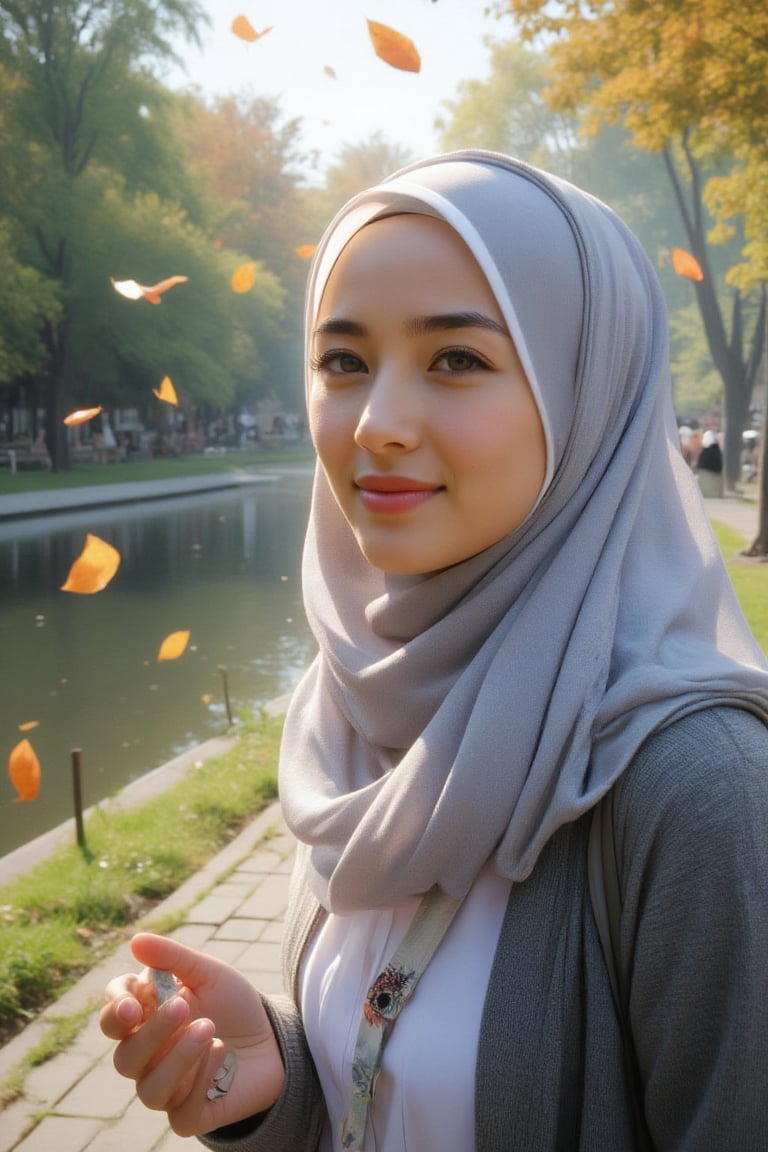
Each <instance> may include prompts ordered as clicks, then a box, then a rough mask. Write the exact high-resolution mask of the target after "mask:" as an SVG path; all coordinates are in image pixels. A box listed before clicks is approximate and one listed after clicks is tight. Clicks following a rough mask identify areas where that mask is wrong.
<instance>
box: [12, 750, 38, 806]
mask: <svg viewBox="0 0 768 1152" xmlns="http://www.w3.org/2000/svg"><path fill="white" fill-rule="evenodd" d="M8 775H9V776H10V778H11V784H13V786H14V788H15V789H16V791H17V792H18V796H17V797H16V803H18V802H19V801H20V800H34V799H35V797H36V796H37V794H38V792H39V791H40V761H39V760H38V758H37V755H36V754H35V750H34V748H33V747H32V745H31V744H30V742H29V740H20V741H19V743H18V744H17V745H16V747H15V748H14V749H13V751H12V752H11V755H10V757H9V758H8Z"/></svg>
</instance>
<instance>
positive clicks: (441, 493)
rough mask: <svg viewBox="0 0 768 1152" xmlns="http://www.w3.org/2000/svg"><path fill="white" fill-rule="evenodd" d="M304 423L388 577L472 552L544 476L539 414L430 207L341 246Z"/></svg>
mask: <svg viewBox="0 0 768 1152" xmlns="http://www.w3.org/2000/svg"><path fill="white" fill-rule="evenodd" d="M309 422H310V429H311V432H312V438H313V440H314V443H315V446H316V448H317V452H318V455H319V458H320V461H321V464H322V467H323V469H324V471H325V474H326V476H327V478H328V483H329V484H330V487H331V490H332V491H333V494H334V496H335V498H336V501H337V502H338V504H339V507H340V508H341V511H342V512H343V514H344V516H345V517H346V519H347V521H348V522H349V524H350V527H351V528H352V531H353V532H354V534H355V537H356V539H357V542H358V544H359V546H360V549H361V550H362V552H363V554H364V555H365V556H366V558H367V559H368V561H369V562H370V563H371V564H373V565H374V566H375V567H376V568H380V569H381V570H382V571H384V572H393V573H401V574H410V575H414V574H417V573H426V572H432V571H435V570H437V569H439V568H445V567H447V566H449V565H451V564H456V563H458V562H459V561H461V560H465V559H467V558H468V557H469V556H473V555H475V554H476V553H478V552H481V551H482V550H483V549H485V548H488V547H489V546H490V545H491V544H495V543H496V542H497V541H498V540H500V539H501V538H502V537H504V536H506V535H507V534H508V533H510V532H512V531H513V530H514V529H515V528H517V527H518V525H519V524H521V523H522V521H523V520H524V519H525V517H526V516H527V515H528V513H529V511H530V510H531V508H532V507H533V505H534V503H535V502H536V499H537V497H538V495H539V491H540V489H541V485H542V483H543V479H544V474H545V467H546V447H545V440H544V432H543V428H542V423H541V418H540V416H539V412H538V409H537V407H536V403H535V401H534V398H533V393H532V392H531V388H530V386H529V384H528V381H527V379H526V376H525V373H524V372H523V369H522V366H521V364H520V360H519V358H518V355H517V351H516V349H515V346H514V344H513V342H512V339H511V337H510V335H509V333H508V331H507V328H506V325H505V323H504V319H503V317H502V314H501V311H500V309H499V305H498V303H497V302H496V298H495V296H494V295H493V292H492V291H491V288H490V286H489V284H488V282H487V281H486V279H485V276H484V275H483V273H482V271H481V270H480V267H479V265H478V264H477V262H476V261H475V259H474V257H473V256H472V254H471V253H470V251H469V249H468V248H467V247H466V245H465V244H464V241H463V240H462V239H461V238H460V236H459V235H458V234H457V233H456V232H454V231H453V229H452V228H450V227H449V226H448V225H447V224H445V223H444V222H442V221H440V220H435V219H434V218H432V217H429V216H418V215H402V216H392V217H388V218H386V219H384V220H378V221H375V222H373V223H371V224H368V225H366V226H365V227H364V228H362V229H361V230H360V231H359V232H358V233H356V235H355V236H354V237H353V238H352V239H351V240H350V242H349V244H348V245H347V246H346V248H345V249H344V250H343V252H342V253H341V255H340V257H339V259H338V260H337V262H336V264H335V266H334V268H333V270H332V272H331V275H330V276H329V278H328V281H327V283H326V286H325V290H324V292H323V296H322V299H321V302H320V307H319V311H318V316H317V323H316V326H315V330H314V333H313V335H312V377H311V387H310V395H309Z"/></svg>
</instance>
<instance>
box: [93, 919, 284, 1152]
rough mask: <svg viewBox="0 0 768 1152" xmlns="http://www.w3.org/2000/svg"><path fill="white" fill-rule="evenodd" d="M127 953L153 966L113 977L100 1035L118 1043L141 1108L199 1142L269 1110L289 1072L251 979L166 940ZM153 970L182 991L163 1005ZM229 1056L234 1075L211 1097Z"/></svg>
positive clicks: (119, 1065)
mask: <svg viewBox="0 0 768 1152" xmlns="http://www.w3.org/2000/svg"><path fill="white" fill-rule="evenodd" d="M131 951H132V952H133V954H134V956H135V957H136V959H137V960H138V961H139V963H141V964H145V965H146V966H147V968H146V969H145V970H144V972H142V973H141V974H140V975H138V976H137V975H126V976H119V977H117V978H116V979H115V980H112V981H110V983H109V984H108V985H107V990H106V996H107V1005H106V1007H105V1008H104V1009H103V1010H102V1013H101V1029H102V1032H104V1034H105V1035H106V1036H109V1037H110V1038H111V1039H112V1040H117V1041H119V1043H118V1045H117V1048H116V1049H115V1056H114V1063H115V1068H116V1069H117V1071H118V1072H119V1073H120V1074H121V1075H122V1076H127V1077H128V1078H129V1079H131V1080H135V1081H136V1093H137V1095H138V1097H139V1099H140V1100H141V1101H142V1103H143V1104H145V1105H146V1106H147V1108H152V1109H155V1110H157V1111H160V1112H167V1113H168V1121H169V1123H170V1125H171V1127H172V1128H173V1130H174V1132H177V1133H178V1134H179V1135H180V1136H200V1135H202V1134H203V1133H205V1132H210V1131H212V1130H213V1129H214V1128H220V1127H222V1126H223V1125H226V1124H232V1123H234V1122H235V1121H237V1120H244V1119H246V1118H247V1117H249V1116H254V1115H256V1114H258V1113H259V1112H265V1111H266V1110H267V1109H268V1108H270V1107H271V1106H272V1105H273V1104H274V1103H275V1101H276V1100H277V1098H278V1096H279V1095H280V1092H281V1091H282V1087H283V1080H284V1075H285V1073H284V1069H283V1062H282V1059H281V1056H280V1050H279V1048H278V1045H277V1041H276V1040H275V1036H274V1032H273V1031H272V1027H271V1025H270V1023H269V1019H268V1017H267V1014H266V1012H265V1011H264V1006H263V1004H262V1002H261V997H260V996H259V994H258V992H257V991H256V989H255V988H254V987H253V985H252V984H251V982H250V981H249V980H248V979H247V978H246V977H245V976H242V975H241V974H240V973H239V972H237V971H236V970H235V969H234V968H232V967H230V965H228V964H225V963H224V962H223V961H221V960H217V959H215V958H213V957H212V956H206V955H205V954H204V953H202V952H196V951H195V950H194V949H192V948H187V947H186V946H185V945H184V944H179V943H177V942H176V941H175V940H169V939H166V938H165V937H163V936H154V935H151V934H150V933H147V932H143V933H140V934H139V935H137V936H134V938H133V940H132V941H131ZM150 968H160V969H164V970H169V971H171V972H173V974H174V975H175V976H176V977H177V979H178V980H179V982H180V984H179V991H178V995H176V996H173V997H172V998H171V999H170V1000H168V1001H166V1003H164V1004H161V1005H160V1006H159V1007H158V1004H157V997H156V992H155V988H154V984H153V981H152V977H151V974H150V972H149V969H150ZM228 1053H232V1054H233V1055H234V1057H235V1068H236V1071H235V1076H234V1079H233V1080H232V1083H231V1086H230V1087H229V1089H228V1090H227V1091H226V1093H225V1094H222V1095H218V1096H214V1099H209V1096H208V1092H209V1090H210V1089H213V1088H215V1086H216V1081H215V1080H214V1076H217V1075H218V1074H219V1072H220V1070H221V1068H222V1066H223V1064H224V1061H225V1058H226V1057H227V1054H228ZM230 1063H232V1060H231V1057H230V1058H228V1059H227V1064H230Z"/></svg>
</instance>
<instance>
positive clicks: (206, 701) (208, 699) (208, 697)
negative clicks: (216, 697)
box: [200, 692, 213, 704]
mask: <svg viewBox="0 0 768 1152" xmlns="http://www.w3.org/2000/svg"><path fill="white" fill-rule="evenodd" d="M200 703H201V704H212V703H213V696H211V694H210V692H206V693H205V695H204V696H201V697H200Z"/></svg>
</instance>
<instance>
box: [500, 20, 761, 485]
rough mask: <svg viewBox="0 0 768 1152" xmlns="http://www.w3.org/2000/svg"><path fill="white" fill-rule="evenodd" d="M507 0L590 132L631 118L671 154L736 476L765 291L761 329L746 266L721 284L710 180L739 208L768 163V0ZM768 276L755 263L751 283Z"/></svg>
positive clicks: (553, 94) (649, 140)
mask: <svg viewBox="0 0 768 1152" xmlns="http://www.w3.org/2000/svg"><path fill="white" fill-rule="evenodd" d="M497 7H498V8H499V9H501V8H502V7H503V10H504V11H505V12H509V13H511V14H512V15H513V16H514V17H515V20H516V22H517V24H518V26H519V28H520V29H521V31H522V34H523V36H524V37H525V38H526V39H528V40H531V41H532V40H535V39H536V38H537V37H541V36H543V37H545V38H546V41H547V45H548V53H549V57H550V61H551V67H550V71H549V80H550V84H549V88H548V98H549V99H550V100H551V102H552V105H553V106H554V107H556V108H558V109H561V110H564V111H572V112H574V113H577V114H578V113H581V112H582V111H584V112H585V113H586V121H585V123H586V127H587V129H590V128H591V129H592V130H594V129H595V128H596V127H597V126H599V125H601V124H604V123H617V122H619V123H622V124H623V125H624V126H625V127H626V128H627V129H628V130H629V131H630V133H631V134H632V136H633V139H634V142H635V143H636V144H637V145H638V146H639V147H640V148H643V149H645V150H646V151H649V152H653V153H656V154H658V155H659V156H660V157H661V158H662V161H663V164H664V167H665V170H666V172H667V175H668V177H669V180H670V182H671V187H672V192H673V196H674V199H675V202H676V204H677V206H678V209H679V213H680V219H681V224H682V229H683V238H684V240H685V243H684V244H683V245H682V246H683V247H687V248H688V249H690V251H691V252H693V254H694V255H695V257H696V259H697V260H698V262H699V264H700V266H701V268H702V270H703V273H704V277H703V279H702V280H701V281H698V282H696V283H694V285H693V290H694V292H695V295H696V300H697V304H698V307H699V311H700V314H701V317H702V321H703V325H704V329H705V332H706V335H707V340H708V344H709V349H710V353H711V356H712V359H713V361H714V363H715V366H716V368H717V370H718V372H719V374H720V376H721V378H722V381H723V390H724V397H725V415H726V445H725V446H726V453H725V456H726V474H727V480H728V482H729V483H730V484H731V485H733V484H734V483H735V482H736V481H737V479H738V477H739V470H740V446H741V431H742V429H743V427H744V425H745V422H746V418H747V413H748V409H749V403H750V398H751V395H752V391H753V388H754V385H755V381H756V377H757V370H758V366H759V361H760V352H761V348H762V344H763V333H764V329H765V320H766V309H765V294H764V293H763V292H760V295H759V301H758V304H757V306H756V308H755V309H754V321H753V323H752V325H751V328H749V326H748V322H747V317H748V311H749V309H748V307H747V305H746V302H745V292H744V290H743V287H744V285H745V284H746V282H747V278H746V277H745V276H744V275H743V274H742V277H741V281H740V282H739V281H738V280H737V279H736V278H735V277H734V275H733V274H731V275H730V276H729V277H728V278H727V281H728V282H729V283H730V284H731V288H730V303H729V304H726V303H724V296H725V280H726V278H723V281H724V282H723V283H722V284H721V285H720V287H718V283H717V278H716V277H715V275H714V264H713V258H712V245H711V236H710V231H711V226H712V224H713V223H714V221H712V220H711V219H710V218H709V216H708V213H707V204H708V203H709V205H710V207H712V208H716V207H717V203H716V197H715V190H716V189H717V188H718V186H717V185H710V186H709V188H708V178H709V177H710V175H716V176H718V177H720V178H721V180H722V179H723V178H725V179H726V180H727V185H726V188H725V190H724V189H723V185H722V183H721V184H720V185H719V188H720V194H721V196H722V197H723V201H722V203H725V199H726V196H727V192H728V189H730V190H731V197H730V200H729V203H730V205H731V206H732V207H733V210H734V211H735V210H737V209H739V210H741V208H742V207H743V205H741V204H740V202H739V198H738V197H735V196H733V194H732V193H733V187H734V184H736V185H738V182H739V180H740V178H741V175H743V173H744V172H745V171H746V170H747V168H748V169H749V170H750V172H752V173H754V171H755V170H756V168H757V169H758V170H762V169H761V168H760V157H764V155H765V147H766V143H765V142H766V138H767V133H766V127H767V126H768V9H766V6H765V4H764V0H745V2H744V3H740V4H738V5H735V4H733V3H732V2H728V3H726V2H725V0H653V2H650V3H644V4H638V3H635V2H634V0H587V2H585V3H579V4H572V3H551V2H550V0H508V3H506V4H504V5H503V6H502V5H497ZM766 200H768V198H766V197H765V194H764V192H763V195H762V207H756V209H755V210H754V212H753V214H752V215H751V216H750V217H749V218H748V217H747V216H746V214H745V213H742V215H741V218H740V225H741V228H742V229H743V230H744V239H745V241H746V243H745V244H744V245H743V251H742V256H743V260H745V261H747V262H749V261H750V260H751V259H752V258H753V257H754V256H755V255H757V253H756V252H755V251H754V250H750V248H749V243H750V242H751V243H753V244H754V243H756V242H757V240H758V234H759V235H764V232H765V222H766V214H767V213H768V210H767V209H766ZM761 219H762V224H760V220H761ZM761 229H762V231H761ZM747 230H748V231H747ZM737 275H738V274H737ZM762 275H763V272H762V271H761V269H760V268H759V266H757V265H755V266H754V267H753V272H752V282H755V281H759V280H760V279H761V278H762ZM740 285H741V286H740ZM728 313H730V315H729V316H728V315H727V314H728Z"/></svg>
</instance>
